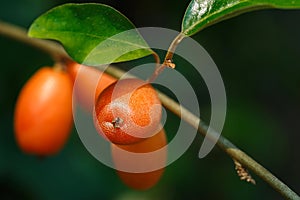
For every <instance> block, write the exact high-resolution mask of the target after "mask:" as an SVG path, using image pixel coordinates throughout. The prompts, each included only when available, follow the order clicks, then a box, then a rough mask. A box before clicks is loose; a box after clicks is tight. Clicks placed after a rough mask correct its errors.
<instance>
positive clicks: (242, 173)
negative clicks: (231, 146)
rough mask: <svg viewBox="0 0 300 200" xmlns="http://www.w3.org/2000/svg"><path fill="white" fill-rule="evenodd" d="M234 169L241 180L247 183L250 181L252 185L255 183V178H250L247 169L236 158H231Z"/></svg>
mask: <svg viewBox="0 0 300 200" xmlns="http://www.w3.org/2000/svg"><path fill="white" fill-rule="evenodd" d="M233 162H234V165H235V170H236V173H237V174H238V176H239V177H240V179H241V180H242V181H246V182H248V183H252V184H253V185H256V182H255V180H254V179H253V178H252V176H251V175H250V173H249V172H248V170H247V169H246V168H245V167H244V166H243V165H242V164H241V163H240V162H238V161H237V160H235V159H233Z"/></svg>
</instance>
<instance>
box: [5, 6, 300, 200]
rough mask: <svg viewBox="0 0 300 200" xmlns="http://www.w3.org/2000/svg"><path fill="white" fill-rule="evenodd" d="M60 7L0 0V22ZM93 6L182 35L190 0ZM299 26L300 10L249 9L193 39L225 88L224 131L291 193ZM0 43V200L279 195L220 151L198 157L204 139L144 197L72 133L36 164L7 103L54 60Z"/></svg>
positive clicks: (299, 102)
mask: <svg viewBox="0 0 300 200" xmlns="http://www.w3.org/2000/svg"><path fill="white" fill-rule="evenodd" d="M65 2H67V1H58V0H55V1H54V0H51V1H50V0H43V1H41V0H11V1H2V2H1V3H0V19H1V20H5V21H7V22H11V23H14V24H17V25H21V26H23V27H26V28H28V27H29V26H30V24H31V23H32V21H33V20H34V19H35V18H36V17H38V16H39V15H40V14H42V13H43V12H45V11H47V10H48V9H50V8H52V7H54V6H55V5H59V4H62V3H65ZM73 2H76V1H73ZM81 2H87V1H81ZM93 2H96V1H93ZM98 2H101V3H105V4H108V5H111V6H113V7H115V8H116V9H118V10H119V11H121V12H122V13H123V14H125V15H126V16H127V17H128V18H129V19H130V20H131V21H132V22H133V23H134V24H135V25H136V26H137V27H143V26H158V27H166V28H171V29H174V30H180V24H181V23H180V21H181V18H182V16H183V14H184V10H185V8H186V7H187V5H188V1H187V0H184V1H171V0H165V1H159V0H152V1H138V0H136V1H126V0H123V1H116V0H111V1H108V0H107V1H98ZM299 24H300V11H282V10H268V11H256V12H253V13H248V14H244V15H242V16H239V17H237V18H234V19H230V20H228V21H225V22H221V23H219V24H216V25H214V26H213V27H209V28H207V29H206V30H204V31H202V32H201V33H199V34H197V35H195V36H194V37H193V38H194V39H196V40H197V41H198V42H199V43H200V44H201V45H202V46H203V47H204V48H205V49H206V50H207V51H208V52H209V54H210V55H211V57H212V58H213V59H214V61H215V63H216V64H217V66H218V67H219V70H220V72H221V74H222V77H223V80H224V83H225V87H226V92H227V97H228V112H227V119H226V124H225V128H224V131H223V133H222V134H223V135H224V136H226V137H228V138H229V139H230V140H232V141H233V142H234V143H235V144H236V145H237V146H239V147H241V148H242V149H243V150H245V151H246V152H247V153H249V154H250V155H251V156H253V157H254V158H255V159H257V160H258V161H259V162H260V163H262V164H263V165H264V166H266V167H267V168H268V169H270V170H271V171H272V172H274V174H275V175H277V176H278V177H280V178H281V179H282V180H284V182H286V183H287V184H288V185H289V186H291V187H292V188H293V189H294V190H295V191H297V192H298V193H300V182H299V179H300V174H299V169H300V161H299V156H298V152H299V150H300V147H299V139H300V136H299V132H300V131H299V130H300V123H299V114H300V89H299V86H300V76H299V72H300V37H299V36H300V27H299ZM0 47H1V49H0V51H1V53H0V59H1V63H2V64H1V73H0V199H43V200H44V199H117V200H120V199H122V200H123V199H282V198H281V197H280V196H279V194H277V193H276V192H275V191H273V190H272V189H271V188H270V187H269V186H268V185H267V184H266V183H264V182H263V181H262V180H260V179H259V178H258V177H256V176H255V175H254V174H252V175H253V177H254V178H255V179H256V181H257V186H253V185H250V184H248V183H246V182H242V181H240V180H239V178H238V177H237V175H236V173H235V171H234V166H233V163H232V161H231V159H230V158H229V157H228V156H227V155H225V154H224V153H223V152H222V151H220V150H219V149H218V148H217V147H216V148H215V149H214V150H213V151H212V152H211V153H210V154H209V155H208V156H207V157H205V158H204V159H201V160H200V159H198V157H197V155H198V151H199V148H200V145H201V142H202V137H201V136H197V137H196V138H195V142H194V143H193V145H192V146H191V147H190V148H189V150H188V151H187V152H186V153H185V154H184V156H182V157H181V158H180V159H179V160H178V161H176V162H174V163H173V164H172V165H170V166H168V167H167V168H166V172H165V174H164V176H163V177H162V179H161V181H160V182H159V184H158V185H156V186H155V187H154V188H153V189H151V190H149V191H145V192H138V191H134V190H131V189H128V188H127V187H126V186H124V185H123V184H122V183H121V181H120V180H119V178H118V177H117V175H116V174H115V172H114V170H112V169H110V168H108V167H106V166H104V165H103V164H101V163H99V162H98V161H97V160H96V159H94V158H93V157H92V156H91V155H90V154H89V153H88V152H87V150H86V149H85V148H84V146H83V145H82V143H81V141H80V139H79V137H78V136H77V134H76V131H75V130H74V131H73V133H72V136H71V138H70V140H69V141H68V143H67V146H66V147H65V148H64V149H63V151H62V152H61V153H60V154H59V155H57V156H54V157H50V158H47V159H38V158H35V157H32V156H28V155H24V154H23V153H22V152H21V151H20V150H19V149H18V147H17V146H16V143H15V140H14V135H13V134H14V133H13V111H14V104H15V102H16V99H17V95H18V92H19V91H20V89H21V87H22V85H23V84H24V83H25V82H26V80H27V79H28V78H29V77H30V76H31V75H32V74H33V73H34V72H35V71H36V70H37V69H38V68H39V67H42V66H44V65H51V64H52V61H51V59H50V58H49V57H48V56H47V55H45V54H44V53H42V52H40V51H39V50H37V49H34V48H32V47H30V46H27V45H24V44H22V43H19V42H16V41H13V40H10V39H8V38H4V37H2V36H0ZM183 64H184V63H183V61H178V63H177V65H178V68H177V70H179V71H181V72H182V73H184V74H185V75H186V76H190V78H189V79H190V80H191V82H192V83H193V84H194V85H199V79H196V78H194V77H193V76H192V74H193V73H192V71H191V69H188V68H185V67H183V66H184V65H183ZM125 65H130V63H125ZM125 65H124V66H125ZM200 83H203V82H201V80H200ZM203 84H204V83H203ZM203 88H205V87H203ZM196 91H197V93H198V95H199V101H200V104H201V106H200V108H201V111H202V112H201V115H202V116H203V118H204V119H205V120H206V121H208V119H209V112H210V111H209V106H210V105H209V96H208V93H207V91H206V90H205V89H201V88H197V89H196ZM177 121H178V119H177V118H176V117H170V118H169V121H168V125H167V127H166V130H167V132H168V136H169V139H170V138H171V137H172V132H175V131H176V126H173V124H177Z"/></svg>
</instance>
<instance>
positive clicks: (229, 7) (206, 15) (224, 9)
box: [181, 0, 300, 36]
mask: <svg viewBox="0 0 300 200" xmlns="http://www.w3.org/2000/svg"><path fill="white" fill-rule="evenodd" d="M268 8H280V9H297V8H300V0H192V1H191V3H190V4H189V6H188V8H187V10H186V12H185V15H184V17H183V21H182V27H181V29H182V30H181V31H182V32H183V33H184V34H185V35H187V36H191V35H194V34H195V33H197V32H199V31H200V30H202V29H204V28H206V27H208V26H210V25H212V24H215V23H217V22H220V21H222V20H225V19H228V18H231V17H234V16H236V15H239V14H242V13H245V12H249V11H253V10H259V9H268Z"/></svg>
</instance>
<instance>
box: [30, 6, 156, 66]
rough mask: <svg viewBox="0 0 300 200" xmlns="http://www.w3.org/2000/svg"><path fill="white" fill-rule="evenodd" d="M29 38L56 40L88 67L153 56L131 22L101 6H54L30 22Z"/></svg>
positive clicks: (118, 13) (115, 11) (113, 10)
mask: <svg viewBox="0 0 300 200" xmlns="http://www.w3.org/2000/svg"><path fill="white" fill-rule="evenodd" d="M127 30H130V31H127ZM124 31H125V32H124ZM28 35H29V36H31V37H36V38H42V39H53V40H57V41H59V42H60V43H62V44H63V46H64V48H65V49H66V51H67V52H68V54H69V55H70V56H71V57H72V58H73V59H74V60H76V61H77V62H79V63H84V64H88V65H98V64H107V63H111V62H122V61H128V60H133V59H137V58H141V57H144V56H147V55H149V54H151V53H152V50H151V49H150V48H149V47H148V45H147V43H146V42H145V40H144V39H143V38H142V37H141V35H140V34H139V33H138V31H137V30H136V29H135V26H134V25H133V24H132V23H131V22H130V21H129V20H128V19H127V18H126V17H125V16H124V15H122V14H121V13H120V12H118V11H117V10H115V9H114V8H112V7H109V6H107V5H103V4H94V3H87V4H64V5H61V6H58V7H55V8H53V9H51V10H49V11H48V12H46V13H44V14H43V15H41V16H40V17H38V18H37V19H36V20H35V21H34V22H33V24H32V25H31V27H30V29H29V33H28Z"/></svg>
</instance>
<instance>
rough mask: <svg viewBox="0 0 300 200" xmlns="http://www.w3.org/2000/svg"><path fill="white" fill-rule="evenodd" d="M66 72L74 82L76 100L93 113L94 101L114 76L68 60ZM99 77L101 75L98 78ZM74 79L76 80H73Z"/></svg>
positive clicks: (113, 80) (113, 79)
mask: <svg viewBox="0 0 300 200" xmlns="http://www.w3.org/2000/svg"><path fill="white" fill-rule="evenodd" d="M67 72H68V73H69V75H70V76H71V79H72V81H73V84H74V89H73V91H74V93H75V98H76V102H77V103H78V104H79V105H80V106H81V107H83V108H84V109H85V110H86V111H87V112H89V113H93V109H94V105H95V102H96V100H97V98H98V96H99V94H100V93H101V92H102V91H103V90H104V89H105V88H107V87H108V86H109V85H110V84H112V83H114V82H116V81H117V79H116V78H114V77H112V76H110V75H108V74H106V73H103V72H102V71H100V70H98V69H96V68H93V67H88V66H84V65H81V64H78V63H76V62H73V61H70V62H68V63H67ZM99 77H101V78H100V79H99ZM75 80H76V82H75Z"/></svg>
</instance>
